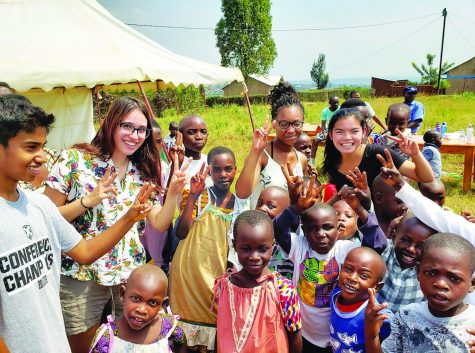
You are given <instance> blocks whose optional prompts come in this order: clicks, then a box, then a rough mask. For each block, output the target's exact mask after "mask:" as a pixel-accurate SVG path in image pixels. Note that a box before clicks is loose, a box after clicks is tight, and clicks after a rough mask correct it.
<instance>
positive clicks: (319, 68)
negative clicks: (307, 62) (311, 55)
mask: <svg viewBox="0 0 475 353" xmlns="http://www.w3.org/2000/svg"><path fill="white" fill-rule="evenodd" d="M325 67H326V63H325V54H319V55H318V59H317V61H314V62H313V65H312V70H310V76H311V77H312V80H313V81H314V82H315V84H316V85H317V88H318V89H323V88H325V87H326V86H327V84H328V79H329V78H330V77H329V76H328V73H327V72H325Z"/></svg>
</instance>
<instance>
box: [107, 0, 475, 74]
mask: <svg viewBox="0 0 475 353" xmlns="http://www.w3.org/2000/svg"><path fill="white" fill-rule="evenodd" d="M99 3H100V4H102V5H103V6H104V7H105V8H106V9H107V10H109V11H110V12H111V13H112V14H113V15H114V16H115V17H117V18H118V19H120V20H121V21H123V22H125V23H138V24H152V25H170V26H189V27H212V28H214V27H215V26H216V23H217V22H218V21H219V19H220V18H221V16H222V13H221V1H217V0H201V1H198V0H173V1H170V0H169V1H162V0H140V1H132V0H99ZM444 7H446V8H447V11H448V16H447V24H446V34H445V47H444V60H448V61H450V62H455V63H456V65H457V64H460V63H462V62H464V61H466V60H468V59H470V58H471V57H473V56H475V38H474V37H473V33H475V18H474V16H473V14H475V1H473V0H452V1H441V0H418V1H414V0H398V1H381V0H379V1H376V0H364V1H351V0H334V1H323V0H313V1H303V0H302V1H299V0H294V1H284V0H275V1H274V2H273V4H272V10H271V15H272V24H273V29H294V28H328V27H342V26H360V25H367V24H377V23H383V22H392V21H398V20H407V19H414V18H419V17H423V16H427V17H424V18H419V19H414V20H411V21H405V22H400V23H394V24H390V25H385V26H378V27H369V28H353V29H344V30H331V31H300V32H273V38H274V40H275V42H276V46H277V52H278V56H277V59H276V60H275V62H274V66H273V68H272V69H271V70H270V73H271V74H282V75H284V77H285V78H286V79H288V80H305V79H310V74H309V72H310V68H311V66H312V63H313V61H314V60H315V59H316V58H317V56H318V54H319V53H325V54H326V57H327V71H328V72H329V73H330V77H331V78H333V79H335V78H354V77H370V76H375V77H387V78H417V77H418V75H417V73H416V72H415V70H414V69H413V68H412V67H411V61H416V62H417V63H420V62H424V61H425V55H426V53H435V54H437V58H436V60H437V65H438V60H439V54H440V44H441V35H442V16H441V13H442V9H443V8H444ZM133 28H134V29H136V30H138V31H139V32H141V33H143V34H144V35H146V36H147V37H149V38H151V39H153V40H155V41H156V42H158V43H159V44H161V45H162V46H164V47H166V48H167V49H169V50H171V51H174V52H176V53H178V54H181V55H185V56H189V57H192V58H195V59H200V60H203V61H207V62H210V63H215V64H219V63H220V55H219V51H218V48H217V47H216V38H215V35H214V31H212V30H184V29H166V28H147V27H133Z"/></svg>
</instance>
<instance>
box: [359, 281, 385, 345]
mask: <svg viewBox="0 0 475 353" xmlns="http://www.w3.org/2000/svg"><path fill="white" fill-rule="evenodd" d="M368 294H369V298H368V299H369V300H368V305H367V306H366V310H365V318H364V334H365V339H366V340H368V339H373V338H375V337H378V336H379V331H380V330H381V326H383V322H384V320H387V319H389V315H388V314H386V313H380V311H381V310H383V309H386V308H387V307H388V304H387V303H383V304H377V303H376V298H375V294H376V290H375V289H374V288H368Z"/></svg>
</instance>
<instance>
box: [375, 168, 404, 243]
mask: <svg viewBox="0 0 475 353" xmlns="http://www.w3.org/2000/svg"><path fill="white" fill-rule="evenodd" d="M371 189H372V195H373V202H374V203H373V204H374V212H375V213H376V217H377V218H378V222H379V226H380V227H381V229H382V230H383V232H384V233H385V234H386V237H388V238H392V236H393V234H390V231H391V227H390V224H391V222H392V221H393V220H394V219H395V218H398V217H401V216H404V215H405V214H406V212H407V207H406V205H405V204H404V202H402V201H401V200H399V199H398V198H397V197H396V191H395V190H394V188H392V187H390V186H389V185H387V184H386V183H385V182H384V180H383V178H382V177H381V176H380V175H379V176H377V177H376V178H375V179H374V181H373V185H372V188H371Z"/></svg>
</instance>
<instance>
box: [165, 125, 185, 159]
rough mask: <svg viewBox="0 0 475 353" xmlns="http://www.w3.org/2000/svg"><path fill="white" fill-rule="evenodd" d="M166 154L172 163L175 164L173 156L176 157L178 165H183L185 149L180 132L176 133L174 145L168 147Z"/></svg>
mask: <svg viewBox="0 0 475 353" xmlns="http://www.w3.org/2000/svg"><path fill="white" fill-rule="evenodd" d="M168 154H169V155H170V158H171V162H172V163H175V155H177V156H178V163H179V165H181V164H182V163H183V159H184V158H185V149H184V147H183V134H182V133H181V132H180V131H177V133H176V137H175V144H174V145H172V146H171V147H170V149H169V150H168Z"/></svg>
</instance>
